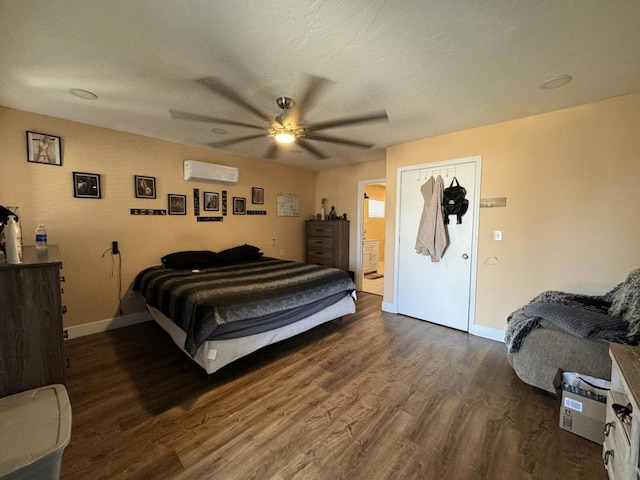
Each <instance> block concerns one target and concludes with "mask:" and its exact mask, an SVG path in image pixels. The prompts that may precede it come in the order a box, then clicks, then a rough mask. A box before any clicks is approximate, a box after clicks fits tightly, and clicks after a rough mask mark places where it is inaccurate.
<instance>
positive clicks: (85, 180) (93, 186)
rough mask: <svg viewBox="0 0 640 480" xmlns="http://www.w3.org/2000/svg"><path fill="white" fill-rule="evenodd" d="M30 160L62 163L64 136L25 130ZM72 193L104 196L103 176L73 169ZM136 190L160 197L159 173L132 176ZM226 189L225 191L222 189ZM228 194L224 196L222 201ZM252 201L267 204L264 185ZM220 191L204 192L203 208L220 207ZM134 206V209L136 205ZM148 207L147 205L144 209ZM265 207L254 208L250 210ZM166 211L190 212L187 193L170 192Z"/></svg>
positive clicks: (241, 210) (237, 200) (238, 206)
mask: <svg viewBox="0 0 640 480" xmlns="http://www.w3.org/2000/svg"><path fill="white" fill-rule="evenodd" d="M26 147H27V161H28V162H30V163H40V164H43V165H54V166H58V167H60V166H62V140H61V137H59V136H56V135H51V134H48V133H41V132H33V131H26ZM72 180H73V196H74V197H75V198H89V199H101V198H102V185H101V176H100V174H99V173H89V172H73V173H72ZM133 191H134V196H135V198H137V199H152V200H154V199H157V187H156V177H152V176H148V175H134V176H133ZM223 193H224V191H223ZM224 202H226V197H224V196H223V203H224ZM251 204H252V205H264V188H262V187H251ZM220 205H221V202H220V194H219V193H218V192H208V191H207V192H203V194H202V208H203V210H204V211H206V212H217V211H220ZM223 207H224V208H223V215H226V203H224V205H223ZM134 210H135V209H134ZM144 210H148V209H144ZM232 211H233V214H234V215H247V198H246V197H233V209H232ZM260 212H262V213H263V214H265V213H266V211H254V210H251V211H250V212H249V213H250V214H256V213H260ZM167 213H168V214H169V215H186V214H187V196H186V195H183V194H175V193H169V194H167Z"/></svg>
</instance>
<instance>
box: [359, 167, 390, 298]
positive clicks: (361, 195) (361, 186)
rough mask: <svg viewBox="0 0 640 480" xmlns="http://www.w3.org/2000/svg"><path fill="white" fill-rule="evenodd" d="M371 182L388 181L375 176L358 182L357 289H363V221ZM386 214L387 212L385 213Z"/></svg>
mask: <svg viewBox="0 0 640 480" xmlns="http://www.w3.org/2000/svg"><path fill="white" fill-rule="evenodd" d="M370 183H387V179H386V178H375V179H373V180H360V181H359V182H358V210H357V212H358V213H357V217H358V218H357V219H356V221H357V223H356V239H357V240H358V241H357V242H356V274H355V275H356V278H355V284H356V290H358V291H362V275H363V274H362V240H363V238H362V237H363V236H364V232H363V231H362V223H363V221H364V209H363V205H364V201H363V199H364V186H365V185H369V184H370ZM384 204H385V207H384V208H385V210H386V209H387V202H385V203H384ZM385 216H386V213H385ZM386 229H387V227H386V218H385V232H386Z"/></svg>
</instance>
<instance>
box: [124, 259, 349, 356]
mask: <svg viewBox="0 0 640 480" xmlns="http://www.w3.org/2000/svg"><path fill="white" fill-rule="evenodd" d="M134 288H135V289H136V290H138V291H140V292H141V294H142V295H143V297H144V299H145V303H146V304H147V305H150V306H151V307H153V308H154V309H156V310H158V311H160V312H162V313H163V314H164V316H165V317H166V318H169V319H171V321H172V322H173V323H174V324H176V326H177V327H179V328H180V329H181V330H182V331H183V332H185V334H186V337H185V340H184V343H183V344H182V345H180V346H181V347H182V348H184V349H185V350H186V351H187V352H188V353H189V354H190V355H192V356H195V354H196V351H197V350H198V348H199V347H200V346H201V345H202V344H203V343H204V342H205V341H210V340H216V338H215V337H216V335H226V336H227V337H232V336H251V335H253V334H256V333H261V332H262V331H264V330H265V329H269V330H272V329H278V328H281V327H284V326H286V324H287V323H297V322H298V321H299V320H301V319H305V318H308V317H310V316H313V315H315V313H317V312H319V311H321V310H323V309H324V308H325V307H328V306H330V305H331V304H333V303H335V302H337V301H339V300H340V299H342V298H345V297H346V298H349V295H350V294H351V293H352V292H354V291H355V285H354V284H353V281H352V280H351V278H350V277H349V275H348V274H347V272H345V271H342V270H338V269H335V268H327V267H322V266H318V265H308V264H302V263H297V262H291V261H286V260H280V259H273V258H262V259H259V260H256V261H253V262H244V263H240V264H231V265H222V266H216V267H212V268H207V269H204V270H188V269H171V268H165V267H150V268H147V269H145V270H143V271H142V272H140V273H139V274H138V277H137V278H136V282H135V287H134ZM265 325H266V326H265Z"/></svg>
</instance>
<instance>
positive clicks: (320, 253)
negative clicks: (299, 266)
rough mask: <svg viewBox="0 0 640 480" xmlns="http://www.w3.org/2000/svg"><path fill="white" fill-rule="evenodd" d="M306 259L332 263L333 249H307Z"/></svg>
mask: <svg viewBox="0 0 640 480" xmlns="http://www.w3.org/2000/svg"><path fill="white" fill-rule="evenodd" d="M307 258H309V259H311V258H321V259H325V260H330V261H333V249H332V248H324V247H315V248H313V247H309V248H308V249H307Z"/></svg>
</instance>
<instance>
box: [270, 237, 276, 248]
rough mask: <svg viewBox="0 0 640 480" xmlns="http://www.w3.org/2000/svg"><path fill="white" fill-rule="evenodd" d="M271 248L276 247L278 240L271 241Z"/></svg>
mask: <svg viewBox="0 0 640 480" xmlns="http://www.w3.org/2000/svg"><path fill="white" fill-rule="evenodd" d="M271 246H272V247H275V246H276V239H275V238H272V239H271Z"/></svg>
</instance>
